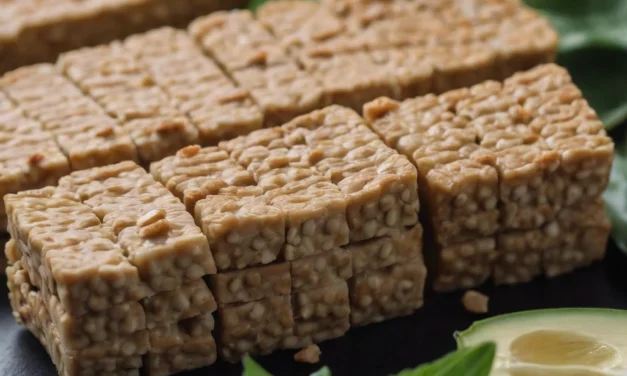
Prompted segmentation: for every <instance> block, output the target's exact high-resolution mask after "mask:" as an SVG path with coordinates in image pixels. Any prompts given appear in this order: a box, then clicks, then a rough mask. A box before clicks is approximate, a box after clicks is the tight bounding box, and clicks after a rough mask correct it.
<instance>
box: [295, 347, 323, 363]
mask: <svg viewBox="0 0 627 376" xmlns="http://www.w3.org/2000/svg"><path fill="white" fill-rule="evenodd" d="M321 353H322V352H321V351H320V347H318V345H309V346H307V347H305V348H303V349H301V350H300V351H299V352H297V353H296V354H294V360H295V361H297V362H300V363H311V364H315V363H318V362H319V361H320V354H321Z"/></svg>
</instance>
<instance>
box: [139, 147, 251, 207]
mask: <svg viewBox="0 0 627 376" xmlns="http://www.w3.org/2000/svg"><path fill="white" fill-rule="evenodd" d="M150 172H151V173H152V175H153V176H154V177H155V179H156V180H157V181H159V182H161V183H162V184H163V185H165V186H166V187H167V188H168V189H169V190H170V191H171V192H172V193H173V194H174V195H175V196H177V197H178V198H179V199H181V200H182V201H183V202H184V203H185V206H186V208H187V210H188V211H189V212H190V213H194V207H195V205H196V203H197V202H198V201H199V200H201V199H204V198H205V197H207V196H209V195H214V194H217V193H218V192H219V190H220V189H221V188H225V187H229V186H251V185H254V184H255V180H254V179H253V177H252V175H251V174H250V173H249V172H247V171H246V170H245V169H244V168H242V167H241V166H240V165H239V164H237V162H235V161H234V160H232V159H231V158H229V155H228V154H227V153H226V152H224V151H222V150H219V149H218V148H216V147H208V148H203V149H201V148H200V147H199V146H198V145H192V146H187V147H185V148H183V149H181V150H179V151H178V152H177V153H176V155H175V156H172V157H167V158H164V159H162V160H161V161H158V162H155V163H153V164H152V165H151V166H150Z"/></svg>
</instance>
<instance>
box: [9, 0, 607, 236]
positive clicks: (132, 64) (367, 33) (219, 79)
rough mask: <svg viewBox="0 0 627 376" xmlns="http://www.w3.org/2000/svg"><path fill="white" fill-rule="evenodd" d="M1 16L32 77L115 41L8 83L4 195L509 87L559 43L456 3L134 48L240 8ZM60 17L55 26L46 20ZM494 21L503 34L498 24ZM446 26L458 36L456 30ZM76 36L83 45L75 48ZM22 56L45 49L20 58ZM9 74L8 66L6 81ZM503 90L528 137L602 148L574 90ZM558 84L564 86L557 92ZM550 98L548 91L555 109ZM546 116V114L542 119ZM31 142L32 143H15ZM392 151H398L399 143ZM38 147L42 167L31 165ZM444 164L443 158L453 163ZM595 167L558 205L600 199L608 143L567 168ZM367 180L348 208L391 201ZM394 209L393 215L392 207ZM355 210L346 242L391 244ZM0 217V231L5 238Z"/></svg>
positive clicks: (42, 11)
mask: <svg viewBox="0 0 627 376" xmlns="http://www.w3.org/2000/svg"><path fill="white" fill-rule="evenodd" d="M7 1H9V3H8V4H10V5H7V7H8V10H7V12H3V17H4V16H6V17H7V22H8V23H9V24H10V25H12V26H11V27H10V30H16V31H15V32H16V33H17V34H15V35H13V36H11V35H12V34H11V35H9V38H8V39H6V43H3V42H0V52H6V53H5V55H7V54H8V55H7V56H9V55H11V56H17V55H20V56H21V55H22V54H24V53H26V55H24V59H25V60H24V62H26V61H33V62H37V61H52V60H53V59H54V58H56V55H57V54H59V52H62V51H64V50H71V49H76V48H81V47H85V46H88V45H94V44H98V43H108V40H112V39H119V40H121V41H119V42H112V43H110V44H108V45H101V46H98V47H90V48H82V49H80V50H76V51H72V52H67V53H64V54H63V56H62V57H61V58H60V59H59V60H58V63H57V64H56V66H55V67H53V66H51V65H45V64H44V65H41V64H40V65H37V66H33V67H27V68H25V69H18V70H15V71H14V72H9V73H7V74H6V75H5V77H3V78H2V79H0V81H4V82H5V83H6V84H7V85H6V86H7V87H2V85H0V114H1V115H0V142H2V144H3V145H5V146H6V147H7V154H8V155H10V157H8V158H10V160H8V159H7V160H6V161H3V162H2V163H3V165H4V166H5V167H4V169H7V170H8V171H7V176H11V178H10V179H8V181H7V182H6V183H5V182H4V181H2V182H0V193H3V194H4V193H14V192H18V191H20V190H24V189H33V188H39V187H43V186H46V185H49V184H54V183H55V182H56V180H57V179H58V178H59V176H60V175H61V174H62V173H66V172H67V170H68V168H69V169H71V170H77V169H84V168H89V167H94V166H102V165H106V164H109V163H115V162H118V161H121V160H126V159H128V160H139V161H140V162H142V163H144V164H148V163H150V162H152V161H156V160H159V159H161V158H163V157H165V156H167V155H172V154H174V152H175V151H176V150H177V149H179V148H181V147H183V146H186V145H190V144H196V143H198V144H200V145H217V144H218V143H219V142H221V141H223V140H226V139H230V138H233V137H236V136H239V135H243V134H247V133H249V132H251V131H253V130H255V129H258V128H260V127H261V126H262V125H263V124H265V125H281V124H283V123H285V122H288V121H290V120H292V119H293V118H294V117H295V116H297V115H301V114H304V113H307V112H309V111H311V110H314V109H317V108H322V107H324V106H326V105H329V104H333V103H335V104H344V105H347V106H349V107H352V108H353V109H356V110H359V109H360V108H361V106H362V105H363V104H364V103H365V102H367V101H368V100H372V99H374V98H376V97H377V96H379V95H386V96H389V97H392V98H394V99H397V100H400V99H406V98H408V97H413V96H416V95H423V94H426V93H428V92H442V91H444V90H448V89H452V88H457V87H461V86H469V85H472V84H475V83H477V82H479V81H482V80H485V79H489V78H491V79H503V78H505V77H507V76H508V75H509V74H510V72H511V73H513V72H514V71H516V70H519V69H523V68H526V67H531V66H533V65H536V64H539V63H543V62H546V61H551V60H552V59H553V54H554V50H555V47H556V43H557V42H556V35H555V32H554V31H553V30H552V29H551V28H550V27H549V26H548V24H547V22H546V21H545V20H544V19H542V18H540V17H538V16H537V15H536V14H535V13H534V12H533V11H530V10H528V9H527V8H525V7H524V6H523V5H522V4H520V3H519V2H518V1H508V2H507V3H506V4H505V3H503V4H484V3H477V4H473V5H472V7H471V8H468V6H467V5H463V4H462V3H461V2H460V1H448V2H446V3H443V4H442V5H441V6H434V5H433V4H426V5H423V6H417V5H416V4H412V3H411V2H407V1H404V0H394V1H386V2H374V3H363V4H357V3H341V2H340V3H336V2H323V3H315V4H299V3H297V2H281V3H279V4H275V3H270V4H265V5H264V6H262V7H261V8H260V9H259V11H258V12H257V13H256V14H252V13H250V12H249V11H233V12H224V11H223V12H217V13H214V14H211V15H208V16H205V17H201V18H199V19H197V20H196V21H195V22H193V23H192V24H191V25H190V27H189V28H188V29H187V30H180V29H174V28H172V27H162V28H160V29H156V30H152V31H149V32H144V33H143V34H138V35H132V36H130V37H127V35H128V34H130V33H132V32H139V31H143V30H145V29H146V28H147V27H157V26H162V25H164V24H171V25H174V26H182V25H184V24H185V23H186V22H187V21H189V20H190V19H191V18H192V17H193V16H195V15H199V14H202V13H203V12H209V11H211V10H216V9H225V8H233V7H237V6H242V5H243V2H241V1H239V0H234V1H231V2H218V1H215V0H214V1H206V0H202V1H198V0H194V1H184V2H182V3H181V4H178V3H177V4H170V2H168V1H162V0H149V1H142V2H140V3H138V2H134V1H130V0H120V1H117V2H116V4H115V5H107V6H104V5H103V4H100V2H97V3H94V4H91V3H90V4H87V3H85V4H83V3H81V4H78V3H75V2H71V1H69V0H49V1H46V2H45V3H42V4H39V3H38V4H39V5H38V6H37V7H35V8H33V4H31V2H30V1H25V2H18V1H16V0H7ZM52 6H54V8H55V9H54V16H53V17H52V16H50V15H49V14H48V13H49V12H51V11H52V9H51V7H52ZM142 12H143V13H142ZM145 12H148V13H145ZM139 14H142V15H141V16H139ZM491 14H498V15H499V17H501V18H499V19H498V20H495V19H494V18H491V17H490V16H489V15H491ZM27 15H29V17H27ZM30 16H33V17H30ZM34 20H37V21H34ZM415 20H420V22H418V23H416V22H415ZM31 21H32V22H31ZM448 23H450V24H453V25H456V27H455V28H453V29H451V28H450V27H447V25H448ZM112 25H115V27H112ZM14 28H15V29H14ZM70 29H77V30H81V31H76V30H74V31H73V32H72V33H70V32H69V30H70ZM519 29H525V30H528V31H530V32H534V33H536V34H537V35H539V36H541V38H539V39H538V38H536V39H534V40H530V38H529V36H528V35H522V34H519V33H516V32H515V31H516V30H519ZM18 31H19V32H18ZM70 34H71V35H72V37H71V38H69V35H70ZM51 36H54V37H51ZM124 38H126V39H124ZM53 39H54V41H53ZM3 40H4V39H3ZM53 42H54V43H53ZM51 43H52V44H51ZM24 45H29V46H33V45H37V46H40V47H41V48H38V49H37V48H28V49H24V48H22V47H20V46H24ZM53 45H54V47H52V46H53ZM435 45H441V46H440V47H434V46H435ZM61 46H63V47H61ZM442 46H450V47H442ZM18 52H19V53H18ZM40 53H42V54H41V55H40ZM16 54H17V55H16ZM27 57H28V58H27ZM44 57H45V58H44ZM18 60H20V61H22V60H23V59H21V58H20V59H18ZM10 61H12V59H8V60H6V59H5V62H10ZM20 64H21V63H20ZM9 65H10V64H9ZM4 69H6V67H3V66H2V63H0V71H3V70H4ZM62 76H65V77H66V78H65V79H64V78H62ZM516 80H518V81H520V82H523V83H525V82H529V90H522V91H521V90H518V91H516V82H517V81H516ZM509 81H511V82H512V84H506V86H507V87H509V88H511V90H510V91H511V93H512V95H513V96H514V97H516V98H519V99H520V100H521V101H525V100H526V101H527V102H528V103H527V104H526V105H525V108H528V109H529V110H532V111H536V112H537V111H540V112H541V113H542V114H543V115H542V117H541V119H540V118H538V119H536V121H535V122H534V123H533V124H531V128H532V129H536V130H540V129H541V130H542V132H543V134H546V135H548V134H551V135H555V129H556V128H555V127H556V125H555V124H554V123H555V122H561V124H562V125H561V128H563V129H566V128H569V129H570V132H571V133H572V132H581V131H583V129H586V131H587V133H589V134H593V133H594V134H601V133H602V132H603V131H602V124H600V122H598V120H595V116H594V114H593V113H592V114H591V113H590V112H589V111H587V110H586V108H588V107H587V105H586V104H585V101H583V103H580V105H579V107H578V109H579V110H578V111H577V110H575V111H574V109H570V110H569V109H568V108H566V107H568V106H566V107H565V106H563V105H561V104H560V101H561V100H562V99H561V98H563V97H572V96H573V95H580V93H579V91H578V90H577V88H576V87H574V86H573V85H572V83H570V78H569V77H568V75H567V74H566V75H565V76H564V75H562V76H560V77H556V78H552V79H547V78H546V74H544V75H543V74H541V73H540V74H534V75H533V77H529V78H526V79H522V80H521V79H514V80H512V79H510V80H509ZM564 83H567V84H568V85H565V86H563V87H559V90H557V89H556V88H557V86H556V85H561V84H564ZM75 85H76V86H78V88H79V89H80V90H77V88H76V87H74V86H75ZM543 85H544V86H546V87H547V88H548V89H550V90H552V91H551V92H550V93H548V92H547V90H548V89H544V88H543ZM547 85H549V86H547ZM551 85H552V86H551ZM4 91H7V92H11V93H12V96H14V98H13V99H12V100H14V101H15V102H17V104H18V107H17V108H14V107H15V106H14V105H13V104H12V103H11V102H10V101H7V98H4V93H3V92H4ZM544 102H547V103H544ZM548 102H550V103H548ZM580 102H581V101H580ZM547 106H550V107H551V109H552V110H551V111H547V110H546V109H547V108H548V107H547ZM5 110H6V111H5ZM7 111H8V112H7ZM563 111H566V112H563ZM20 114H22V115H24V116H21V115H20ZM584 119H586V122H585V124H581V125H579V123H580V122H579V121H578V120H582V121H583V120H584ZM547 122H548V123H551V124H548V125H546V123H547ZM545 125H546V126H545ZM42 127H43V128H44V129H45V130H46V131H48V132H50V133H51V136H52V138H53V141H54V142H55V143H56V146H57V147H56V148H55V145H53V144H52V143H51V142H50V136H48V135H46V133H45V132H40V130H41V128H42ZM34 130H37V131H38V132H34ZM3 132H8V134H7V135H4V134H3ZM26 133H28V136H22V134H26ZM35 133H36V134H35ZM432 133H433V134H437V132H435V131H434V132H432ZM560 134H561V133H560ZM601 135H603V134H601ZM493 136H494V135H492V139H494V137H493ZM555 136H556V137H555V149H556V150H565V149H564V148H567V147H569V146H565V145H564V143H565V141H560V140H562V138H563V137H561V136H557V135H555ZM24 137H26V138H24ZM385 137H386V138H387V137H397V135H395V134H394V132H392V133H391V134H386V135H385ZM547 137H548V136H547ZM366 138H367V137H366ZM489 138H490V137H488V138H487V139H489ZM487 139H486V141H485V142H484V143H487V142H488V140H487ZM46 140H48V141H46ZM294 141H296V142H298V138H296V140H294V139H291V140H285V142H287V143H288V144H289V143H290V142H294ZM363 141H364V142H365V139H364V140H363ZM386 141H387V139H386ZM46 142H47V143H46ZM572 142H575V141H568V142H567V143H568V144H571V143H572ZM578 142H580V143H581V144H582V145H583V144H585V143H588V144H589V143H590V142H592V141H583V140H580V141H578ZM557 143H560V144H561V145H562V146H558V145H557ZM282 145H283V147H285V143H282ZM345 145H346V144H345ZM357 145H360V144H353V146H350V147H349V146H345V147H347V148H349V149H350V148H353V147H356V146H357ZM389 145H390V146H392V144H389ZM25 146H28V147H25ZM31 146H33V147H38V148H39V149H40V150H42V152H39V153H35V154H32V153H26V154H28V155H27V156H23V154H25V150H30V147H31ZM275 146H277V147H278V145H275ZM292 146H293V145H292ZM320 146H321V147H323V146H322V145H320ZM360 146H361V145H360ZM324 147H328V145H324ZM560 148H561V149H560ZM584 149H585V150H584ZM447 151H449V153H444V156H448V157H451V156H450V154H451V153H450V150H447ZM558 152H559V151H558ZM61 153H63V154H64V155H65V158H66V159H69V162H68V161H64V160H63V158H62V156H61ZM604 153H605V154H604ZM44 154H46V155H44ZM48 154H50V155H48ZM42 156H43V159H42ZM586 156H590V157H591V158H592V159H594V160H595V161H596V162H595V163H592V162H589V163H587V169H588V170H590V171H591V172H590V175H588V176H587V177H583V174H579V177H572V176H569V173H568V172H567V171H565V172H564V179H558V181H557V182H556V184H561V183H562V182H563V180H565V179H567V180H569V181H570V180H573V179H574V180H578V181H582V180H586V179H587V180H589V183H590V184H589V188H587V191H586V192H583V193H580V192H579V190H578V188H577V187H574V188H570V189H569V191H568V192H564V196H568V197H564V198H563V199H564V200H569V201H577V197H579V196H581V195H584V196H585V195H591V196H594V195H595V194H596V192H597V190H602V187H603V186H604V184H605V182H603V181H600V184H594V179H596V177H597V174H595V173H593V172H594V171H597V172H599V173H600V174H603V172H602V171H603V168H605V167H606V166H605V164H606V163H605V162H606V158H607V150H606V149H604V146H603V143H602V141H597V149H596V150H594V151H590V150H589V149H588V146H582V150H581V151H580V152H579V153H577V154H576V155H573V156H572V157H571V158H572V163H573V168H575V167H574V166H575V165H579V164H581V158H584V157H586ZM440 157H443V155H440ZM4 159H6V158H4ZM24 159H28V162H29V163H28V164H25V163H24ZM236 159H237V158H236ZM68 164H69V166H68ZM18 167H19V168H20V170H19V171H18V170H17V168H18ZM593 170H594V171H593ZM24 171H28V172H27V173H26V172H24ZM333 171H334V172H336V173H339V171H338V170H337V169H334V170H333ZM363 174H368V173H367V172H364V173H363ZM363 174H361V175H363ZM24 175H28V176H27V178H26V179H24V180H19V179H18V178H20V177H24ZM277 175H278V176H277ZM305 175H306V172H305V170H299V171H298V173H296V172H294V171H292V175H288V174H285V173H279V172H275V173H272V174H270V176H267V177H266V178H265V179H264V181H263V183H259V185H260V186H261V187H266V188H269V187H271V186H275V185H276V183H277V180H278V181H279V182H281V181H285V179H288V178H289V177H292V178H296V179H300V178H302V177H303V176H305ZM361 175H360V176H354V177H351V178H349V179H348V180H347V181H346V182H345V183H344V187H343V189H344V190H345V191H346V193H354V192H350V187H351V186H359V185H360V184H366V185H367V186H368V187H369V188H370V190H361V191H362V193H361V195H362V196H364V195H365V196H369V195H372V194H375V192H376V191H377V190H378V189H380V188H381V189H382V188H384V187H385V185H386V181H387V180H386V178H384V177H382V178H380V180H382V181H378V182H375V183H374V184H367V182H366V180H367V179H366V178H365V177H364V176H361ZM16 180H19V183H17V182H16ZM190 184H191V185H193V186H195V185H194V182H190ZM280 185H281V183H279V186H280ZM388 188H390V189H392V190H394V189H397V188H394V187H392V186H388ZM410 192H411V190H410ZM355 196H356V195H355V194H352V195H349V201H350V200H352V199H355V200H357V201H358V202H362V200H363V197H355ZM392 196H394V193H393V194H392ZM192 201H193V200H192ZM387 202H388V203H389V204H391V200H390V199H389V198H388V201H387ZM397 204H398V205H395V206H394V207H393V208H391V209H390V208H389V207H387V206H386V209H385V211H386V212H387V211H388V210H390V211H391V214H390V215H389V219H387V220H388V221H390V223H392V222H394V220H395V219H396V218H397V217H396V216H397V213H398V214H400V215H399V216H400V217H401V220H398V225H401V223H404V221H403V220H404V219H406V218H403V216H404V215H403V211H402V210H401V209H403V208H402V206H403V204H402V202H401V201H399V202H398V203H397ZM348 206H349V209H350V208H352V209H350V210H349V211H348V221H349V225H351V226H359V227H362V232H363V233H362V234H359V233H358V231H351V233H352V235H354V236H356V237H351V241H358V240H362V239H366V238H368V237H369V235H368V234H371V233H372V231H374V233H375V234H374V235H373V236H375V235H376V236H383V235H386V234H384V233H383V232H384V231H388V230H389V229H387V230H386V229H382V228H375V227H376V226H375V224H376V223H375V222H379V223H383V222H382V219H381V218H373V219H374V221H373V220H368V218H367V217H368V215H369V214H370V215H372V214H373V210H374V209H375V207H376V206H377V205H374V203H373V204H371V205H369V206H366V207H363V208H361V207H353V206H352V205H351V203H350V202H349V203H348ZM404 209H406V215H412V214H411V212H413V210H412V209H410V208H409V207H407V206H406V205H405V208H404ZM2 210H3V209H1V208H0V224H1V222H5V220H4V219H3V218H2V216H3V213H2V212H1V211H2ZM512 210H516V208H513V207H512ZM351 212H352V213H351ZM381 215H383V214H381ZM525 215H526V216H527V217H530V216H533V213H530V212H529V213H526V214H525ZM404 225H407V226H408V225H410V224H407V223H405V224H404ZM388 235H389V234H388ZM360 238H362V239H360Z"/></svg>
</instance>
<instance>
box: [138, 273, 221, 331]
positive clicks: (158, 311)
mask: <svg viewBox="0 0 627 376" xmlns="http://www.w3.org/2000/svg"><path fill="white" fill-rule="evenodd" d="M141 306H142V307H143V309H144V311H145V313H146V327H147V328H148V329H153V328H156V327H158V326H164V325H165V324H171V323H174V322H178V321H181V320H185V319H189V318H191V317H194V316H198V315H201V314H205V313H211V312H214V311H215V310H216V309H217V304H216V301H215V298H214V296H213V294H212V292H211V290H209V286H207V284H206V283H205V281H203V280H202V279H198V280H195V281H192V282H189V283H185V284H183V285H182V286H181V287H179V288H177V289H176V290H172V291H164V292H160V293H158V294H155V295H151V296H148V297H146V298H144V299H142V300H141Z"/></svg>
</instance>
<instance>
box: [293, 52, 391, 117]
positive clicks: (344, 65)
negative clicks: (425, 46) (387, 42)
mask: <svg viewBox="0 0 627 376" xmlns="http://www.w3.org/2000/svg"><path fill="white" fill-rule="evenodd" d="M303 65H304V66H305V70H306V71H307V72H308V73H309V74H311V76H312V77H314V78H315V79H316V80H317V81H319V82H321V84H322V90H323V92H324V103H328V104H338V105H342V106H346V107H349V108H352V109H353V110H355V111H359V110H361V107H362V106H363V104H364V103H366V102H368V101H371V100H373V99H376V98H378V97H391V98H399V97H400V93H399V91H400V88H399V87H398V85H397V82H396V79H395V77H394V71H393V70H392V69H391V67H386V66H385V65H377V64H376V63H375V62H374V61H373V59H372V58H371V57H370V55H368V54H367V53H355V54H350V55H344V54H342V55H334V56H330V57H319V58H317V57H314V58H308V59H305V60H304V61H303Z"/></svg>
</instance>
